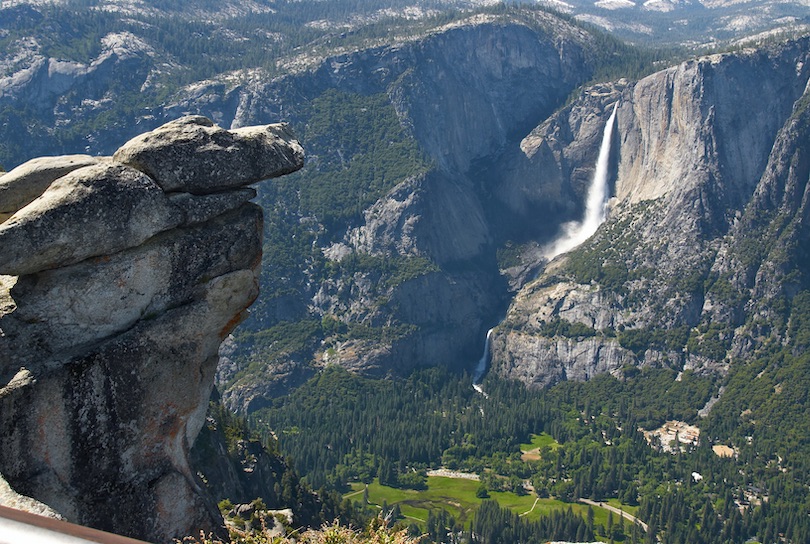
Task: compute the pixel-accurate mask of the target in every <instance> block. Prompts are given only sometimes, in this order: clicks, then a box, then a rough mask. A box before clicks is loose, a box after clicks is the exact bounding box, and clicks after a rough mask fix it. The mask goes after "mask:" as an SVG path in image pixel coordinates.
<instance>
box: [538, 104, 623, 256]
mask: <svg viewBox="0 0 810 544" xmlns="http://www.w3.org/2000/svg"><path fill="white" fill-rule="evenodd" d="M618 106H619V103H618V102H616V104H614V105H613V112H612V113H611V114H610V117H609V118H608V120H607V124H606V125H605V132H604V133H603V134H602V144H601V145H600V146H599V156H598V158H597V159H596V168H595V169H594V173H593V179H592V180H591V186H590V187H589V188H588V197H587V199H586V200H585V216H584V217H583V218H582V221H581V222H580V221H571V222H569V223H566V224H565V225H563V233H562V235H560V237H559V238H557V239H556V240H554V241H553V242H552V243H551V244H549V246H548V247H547V248H546V250H545V255H544V256H545V257H546V258H547V259H548V260H549V261H550V260H551V259H553V258H554V257H556V256H557V255H560V254H562V253H566V252H568V251H571V250H572V249H574V248H575V247H577V246H578V245H579V244H581V243H582V242H584V241H585V240H587V239H588V238H590V237H591V236H593V233H595V232H596V229H598V228H599V225H601V224H602V223H603V222H604V221H605V208H606V207H607V200H608V192H607V190H608V166H609V165H610V144H611V142H612V141H613V125H614V124H615V119H616V108H617V107H618Z"/></svg>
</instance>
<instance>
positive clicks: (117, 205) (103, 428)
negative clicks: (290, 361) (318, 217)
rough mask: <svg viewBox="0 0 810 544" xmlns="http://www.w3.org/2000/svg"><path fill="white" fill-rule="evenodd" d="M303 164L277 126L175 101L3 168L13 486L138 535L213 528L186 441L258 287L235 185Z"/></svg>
mask: <svg viewBox="0 0 810 544" xmlns="http://www.w3.org/2000/svg"><path fill="white" fill-rule="evenodd" d="M302 164H303V151H302V149H301V147H300V145H299V144H298V142H297V141H296V140H295V139H294V137H293V136H292V134H291V133H290V132H289V131H288V129H287V128H286V127H285V126H281V125H269V126H261V127H249V128H243V129H240V130H235V131H226V130H223V129H221V128H219V127H217V126H215V125H213V124H212V122H211V121H209V120H208V119H206V118H203V117H185V118H182V119H179V120H177V121H173V122H171V123H168V124H166V125H164V126H162V127H160V128H159V129H157V130H155V131H153V132H150V133H147V134H144V135H141V136H139V137H137V138H135V139H133V140H131V141H130V142H128V143H127V144H125V145H124V146H122V147H121V148H120V149H119V150H118V151H116V153H115V155H114V156H112V157H87V156H79V157H76V156H69V157H52V158H44V159H39V160H36V161H32V162H31V163H28V164H25V165H22V166H21V167H19V168H17V169H15V170H12V171H11V172H8V173H6V174H4V175H3V176H0V194H3V195H4V198H3V202H4V209H3V213H4V214H5V217H4V221H3V223H2V224H0V255H1V257H0V274H3V275H2V276H0V286H2V289H0V376H2V387H0V436H2V440H0V474H2V477H3V478H4V479H5V480H6V481H7V482H8V484H9V485H10V487H11V488H12V489H13V490H14V491H16V492H17V493H19V494H21V495H23V496H26V497H31V498H33V499H35V500H36V501H39V502H41V503H43V504H45V505H47V506H48V507H50V508H51V509H52V510H53V511H55V512H56V513H58V514H59V515H61V516H63V517H65V518H66V519H68V520H70V521H73V522H76V523H80V524H84V525H89V526H92V527H96V528H100V529H105V530H109V531H113V532H117V533H122V534H126V535H129V536H133V537H138V538H142V539H148V540H153V541H168V540H170V539H171V538H174V537H182V536H184V535H188V534H192V533H193V532H195V531H196V530H199V529H201V528H203V529H206V530H215V531H216V530H218V528H219V526H220V525H221V518H219V514H218V512H217V511H216V508H215V507H213V506H212V504H211V501H210V499H208V498H207V497H206V495H205V493H204V492H203V489H202V487H201V483H200V481H199V480H198V478H197V476H196V475H195V474H194V472H193V471H192V470H191V468H190V466H189V461H188V451H189V449H190V447H191V445H192V444H193V443H194V440H195V438H196V436H197V434H198V433H199V432H200V429H201V427H202V426H203V424H204V422H205V412H206V409H207V407H208V400H209V396H210V394H211V391H212V388H213V382H214V371H215V369H216V365H217V360H218V356H217V351H218V349H219V345H220V343H221V342H222V340H223V339H224V338H225V337H226V336H227V334H228V333H229V332H230V331H231V330H232V329H233V327H234V326H236V324H237V323H239V321H240V320H241V319H242V318H243V315H244V312H245V310H246V308H247V307H248V306H250V304H251V303H252V302H253V300H254V299H255V298H256V296H257V294H258V279H257V276H258V267H259V263H260V258H261V235H262V211H261V209H260V208H259V207H258V206H256V205H255V204H252V203H250V202H248V201H249V200H250V199H251V198H252V197H253V196H255V191H254V190H253V189H252V188H249V187H247V186H248V185H250V184H253V183H256V182H258V181H260V180H263V179H266V178H270V177H276V176H279V175H282V174H285V173H288V172H291V171H294V170H296V169H298V168H300V167H301V166H302ZM12 202H13V203H15V204H14V205H11V204H10V203H12Z"/></svg>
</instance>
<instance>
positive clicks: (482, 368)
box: [473, 328, 495, 393]
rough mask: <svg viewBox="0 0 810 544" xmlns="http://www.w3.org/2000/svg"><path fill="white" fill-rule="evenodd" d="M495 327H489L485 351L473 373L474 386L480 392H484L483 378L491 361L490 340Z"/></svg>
mask: <svg viewBox="0 0 810 544" xmlns="http://www.w3.org/2000/svg"><path fill="white" fill-rule="evenodd" d="M494 330H495V329H494V328H493V329H489V330H488V331H487V340H486V342H484V353H483V354H482V355H481V358H480V359H479V360H478V364H477V365H475V373H474V374H473V388H475V390H476V391H478V392H479V393H483V391H482V390H481V387H480V385H479V384H480V383H481V379H482V378H483V377H484V373H485V372H486V371H487V363H488V362H489V341H490V340H491V339H492V331H494Z"/></svg>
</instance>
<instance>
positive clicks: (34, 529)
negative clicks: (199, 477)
mask: <svg viewBox="0 0 810 544" xmlns="http://www.w3.org/2000/svg"><path fill="white" fill-rule="evenodd" d="M87 542H98V543H100V544H145V543H144V542H143V541H142V540H135V539H132V538H127V537H125V536H121V535H115V534H112V533H105V532H104V531H99V530H97V529H91V528H89V527H83V526H81V525H76V524H74V523H68V522H66V521H60V520H57V519H53V518H46V517H44V516H37V515H36V514H30V513H28V512H23V511H22V510H15V509H13V508H7V507H5V506H0V544H86V543H87Z"/></svg>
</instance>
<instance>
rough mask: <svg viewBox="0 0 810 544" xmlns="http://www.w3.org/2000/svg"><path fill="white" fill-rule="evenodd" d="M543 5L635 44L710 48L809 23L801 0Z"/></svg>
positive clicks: (559, 1)
mask: <svg viewBox="0 0 810 544" xmlns="http://www.w3.org/2000/svg"><path fill="white" fill-rule="evenodd" d="M547 3H548V5H550V6H552V7H554V8H556V9H559V10H560V11H562V12H564V13H569V14H571V15H573V16H574V17H576V19H577V20H579V21H584V22H589V23H592V24H594V25H597V26H599V27H602V28H605V29H608V30H610V31H612V32H615V33H616V34H617V35H620V36H622V37H625V38H627V39H630V40H633V41H637V42H647V43H659V44H663V43H667V44H675V43H684V44H710V43H713V42H717V41H726V40H734V39H737V38H740V37H744V36H750V35H754V34H758V33H761V32H770V31H793V30H795V29H796V28H804V27H806V26H807V25H808V24H810V6H809V5H808V3H807V2H805V1H802V0H796V1H782V0H747V1H745V0H743V1H739V0H704V1H700V0H647V1H642V0H597V1H595V2H593V1H590V0H568V1H564V0H549V1H548V2H547Z"/></svg>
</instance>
